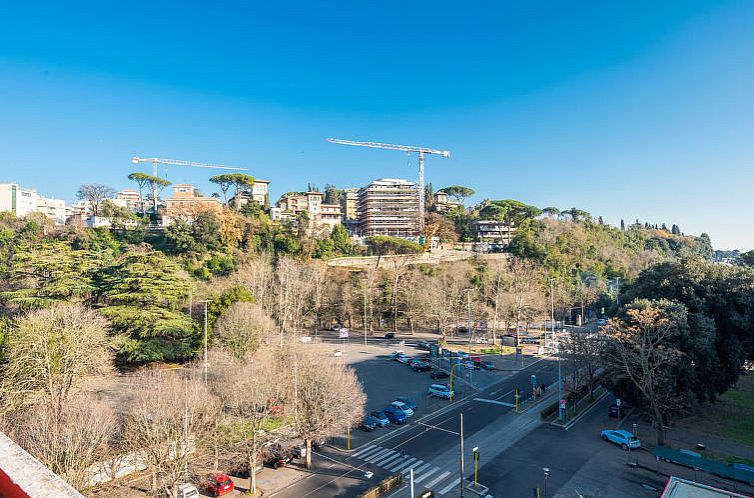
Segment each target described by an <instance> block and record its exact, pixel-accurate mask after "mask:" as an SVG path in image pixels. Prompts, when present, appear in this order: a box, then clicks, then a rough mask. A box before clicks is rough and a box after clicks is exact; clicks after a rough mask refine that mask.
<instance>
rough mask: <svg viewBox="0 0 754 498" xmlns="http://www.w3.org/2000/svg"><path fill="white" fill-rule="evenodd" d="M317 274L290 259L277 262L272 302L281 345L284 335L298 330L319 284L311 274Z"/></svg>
mask: <svg viewBox="0 0 754 498" xmlns="http://www.w3.org/2000/svg"><path fill="white" fill-rule="evenodd" d="M316 271H317V270H314V269H312V268H310V267H309V266H308V265H306V264H304V263H302V262H300V261H298V260H296V259H295V258H293V257H291V256H284V257H282V258H280V259H279V260H278V263H277V266H276V267H275V286H274V296H273V299H274V309H275V318H277V321H278V325H279V327H280V344H281V345H282V344H283V337H284V335H285V334H286V333H290V332H293V331H296V330H298V328H299V326H300V325H301V323H302V322H303V319H304V317H305V316H306V314H307V312H308V311H309V310H310V306H309V305H310V304H311V302H312V297H313V295H314V293H315V291H317V288H316V285H317V282H318V281H319V279H318V278H316V277H315V275H314V273H315V272H316Z"/></svg>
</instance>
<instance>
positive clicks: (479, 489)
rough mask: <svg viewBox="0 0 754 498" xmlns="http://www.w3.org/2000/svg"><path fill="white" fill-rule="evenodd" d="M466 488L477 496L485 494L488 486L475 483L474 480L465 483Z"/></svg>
mask: <svg viewBox="0 0 754 498" xmlns="http://www.w3.org/2000/svg"><path fill="white" fill-rule="evenodd" d="M466 489H468V490H469V491H471V492H472V493H474V494H475V495H477V496H486V495H487V492H488V491H489V490H490V488H488V487H487V486H484V485H482V484H479V483H475V482H470V483H468V484H467V485H466Z"/></svg>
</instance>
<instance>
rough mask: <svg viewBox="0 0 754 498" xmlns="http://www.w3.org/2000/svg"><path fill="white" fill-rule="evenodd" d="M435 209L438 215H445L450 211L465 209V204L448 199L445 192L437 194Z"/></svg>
mask: <svg viewBox="0 0 754 498" xmlns="http://www.w3.org/2000/svg"><path fill="white" fill-rule="evenodd" d="M434 201H435V209H437V212H438V213H444V212H446V211H448V210H450V209H453V208H457V207H463V203H461V202H458V201H454V200H452V199H449V198H448V194H446V193H445V192H435V199H434Z"/></svg>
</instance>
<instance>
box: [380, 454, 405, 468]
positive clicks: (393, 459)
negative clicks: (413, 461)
mask: <svg viewBox="0 0 754 498" xmlns="http://www.w3.org/2000/svg"><path fill="white" fill-rule="evenodd" d="M400 456H401V454H400V453H398V452H396V453H395V455H390V457H388V458H386V459H384V460H382V461H380V462H375V465H377V466H379V467H387V466H388V465H395V464H396V462H397V460H396V458H400Z"/></svg>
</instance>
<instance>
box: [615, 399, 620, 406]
mask: <svg viewBox="0 0 754 498" xmlns="http://www.w3.org/2000/svg"><path fill="white" fill-rule="evenodd" d="M615 404H616V406H617V407H618V408H620V398H615Z"/></svg>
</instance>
